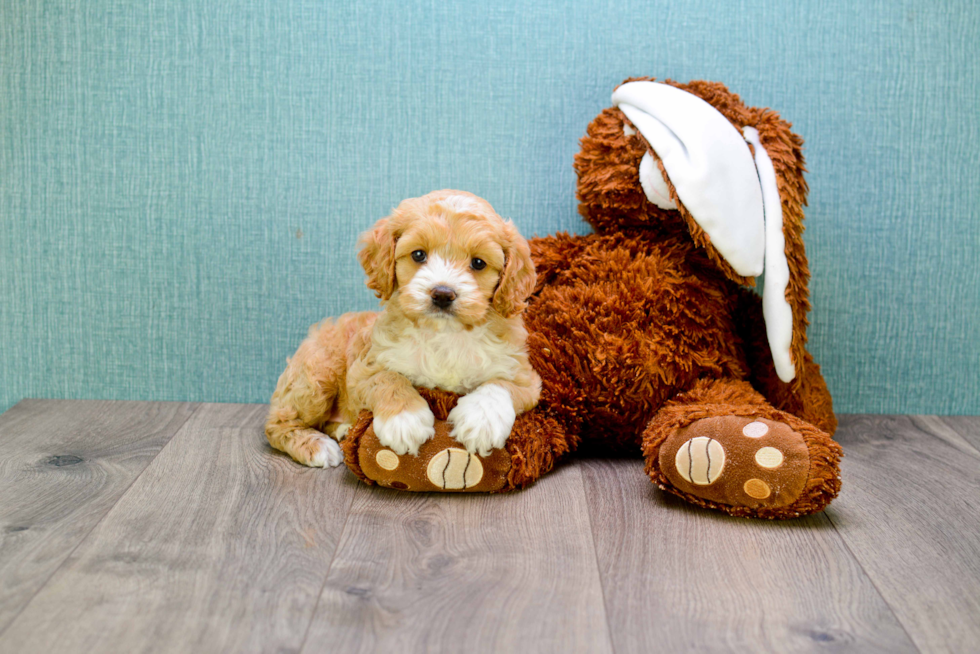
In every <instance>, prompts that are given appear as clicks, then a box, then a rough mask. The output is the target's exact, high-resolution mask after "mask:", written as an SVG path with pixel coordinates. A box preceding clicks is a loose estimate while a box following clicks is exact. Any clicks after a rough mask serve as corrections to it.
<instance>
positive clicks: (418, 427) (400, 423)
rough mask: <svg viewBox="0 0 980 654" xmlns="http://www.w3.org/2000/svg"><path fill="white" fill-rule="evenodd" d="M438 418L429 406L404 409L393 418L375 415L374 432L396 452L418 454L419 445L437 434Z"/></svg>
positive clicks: (382, 442) (384, 443)
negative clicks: (414, 409) (436, 424)
mask: <svg viewBox="0 0 980 654" xmlns="http://www.w3.org/2000/svg"><path fill="white" fill-rule="evenodd" d="M435 423H436V418H435V416H433V415H432V411H430V410H429V407H427V406H424V407H422V408H421V409H418V410H417V411H402V412H401V413H399V414H396V415H394V416H392V417H391V418H388V419H384V418H379V417H378V416H374V422H373V425H374V433H375V435H376V436H377V437H378V440H379V441H381V444H382V445H384V446H385V447H387V448H388V449H390V450H391V451H393V452H394V453H395V454H406V453H407V454H418V453H419V446H421V445H422V443H424V442H426V441H427V440H429V439H430V438H432V437H433V436H435V434H436V430H435V427H434V425H435Z"/></svg>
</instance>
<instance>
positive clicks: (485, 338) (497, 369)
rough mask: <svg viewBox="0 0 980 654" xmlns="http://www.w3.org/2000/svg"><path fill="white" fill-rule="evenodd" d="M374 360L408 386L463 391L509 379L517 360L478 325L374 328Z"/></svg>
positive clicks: (505, 345)
mask: <svg viewBox="0 0 980 654" xmlns="http://www.w3.org/2000/svg"><path fill="white" fill-rule="evenodd" d="M374 346H375V351H376V353H377V354H376V356H377V361H378V363H380V364H381V365H382V366H384V368H386V369H387V370H392V371H394V372H398V373H401V374H403V375H405V376H406V377H407V378H408V379H409V381H411V382H412V384H414V385H416V386H424V387H426V388H441V389H443V390H447V391H451V392H453V393H459V394H461V395H462V394H466V393H469V392H471V391H472V390H474V389H475V388H476V387H478V386H479V385H480V384H482V383H484V382H486V381H488V380H491V379H508V380H512V379H514V377H515V376H516V375H517V373H518V370H519V367H520V366H519V363H518V360H517V359H516V355H517V354H518V353H517V352H515V351H514V346H513V345H511V344H508V343H506V342H505V341H503V340H502V339H500V338H499V337H497V336H495V335H493V334H491V333H490V331H489V330H488V329H487V328H486V327H485V326H484V327H474V328H473V329H471V330H469V331H466V330H460V331H442V332H437V331H431V330H422V329H411V330H407V331H405V332H402V333H400V334H397V335H393V334H384V333H378V332H375V334H374Z"/></svg>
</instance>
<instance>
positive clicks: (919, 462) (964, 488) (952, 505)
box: [831, 416, 980, 652]
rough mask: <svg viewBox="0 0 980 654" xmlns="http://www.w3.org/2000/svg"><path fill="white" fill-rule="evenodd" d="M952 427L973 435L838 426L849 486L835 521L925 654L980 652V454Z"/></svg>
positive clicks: (885, 422)
mask: <svg viewBox="0 0 980 654" xmlns="http://www.w3.org/2000/svg"><path fill="white" fill-rule="evenodd" d="M968 422H970V423H972V424H973V425H976V424H978V423H980V419H977V418H974V419H973V420H972V421H968ZM954 427H955V428H960V431H958V432H956V434H955V435H956V436H957V437H959V438H960V439H961V440H963V441H964V442H965V440H966V438H969V437H971V436H970V434H971V433H972V434H974V435H975V433H976V432H975V431H972V432H970V431H967V430H963V429H962V427H963V421H961V420H955V419H954V420H947V419H935V418H933V419H922V418H919V417H907V416H844V417H843V419H842V420H841V425H840V429H839V430H838V432H837V439H838V440H839V441H840V443H841V445H843V446H844V452H845V453H846V456H845V458H844V462H843V472H844V479H845V486H844V491H843V492H842V494H841V497H840V498H838V500H837V502H836V503H835V505H834V507H835V511H834V512H833V513H832V514H831V519H832V520H833V522H834V525H835V526H836V527H837V530H838V531H839V532H840V534H841V535H842V536H843V538H844V541H845V542H846V543H847V545H848V547H849V548H850V550H851V551H852V552H853V553H854V555H855V557H856V558H857V559H858V561H860V563H861V565H862V566H863V567H864V569H865V570H866V571H867V573H868V575H869V576H870V577H871V579H872V580H873V581H874V583H875V585H876V586H877V588H878V589H879V590H880V592H881V594H882V596H883V597H884V598H885V600H886V601H887V602H888V603H889V605H890V606H891V607H892V609H893V610H894V612H895V614H896V615H897V616H898V618H899V620H900V621H901V622H902V624H903V625H904V627H905V629H906V630H907V631H908V633H909V635H910V636H911V637H912V639H913V640H914V641H915V643H916V644H917V645H918V646H919V647H920V648H921V649H922V650H923V651H954V652H967V651H976V650H977V647H978V643H980V452H977V451H976V449H974V448H972V447H971V446H968V445H965V444H963V443H962V442H958V441H957V440H956V439H955V438H952V437H951V435H950V433H949V431H948V430H951V429H953V428H954ZM954 431H955V430H954Z"/></svg>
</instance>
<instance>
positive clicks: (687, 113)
mask: <svg viewBox="0 0 980 654" xmlns="http://www.w3.org/2000/svg"><path fill="white" fill-rule="evenodd" d="M612 101H613V104H614V105H616V106H617V107H619V109H620V110H621V111H622V112H623V113H624V114H626V117H627V118H629V119H630V122H631V123H633V125H635V126H636V128H637V129H638V130H639V131H640V133H641V134H643V138H645V139H646V141H647V143H649V144H650V147H651V148H653V150H654V151H655V152H656V153H657V156H658V157H660V159H661V161H663V162H664V168H665V169H666V170H667V175H668V176H669V177H670V181H671V182H672V183H673V184H674V188H675V189H676V190H677V196H678V197H679V198H680V201H681V202H683V203H684V206H685V207H687V210H688V211H689V212H690V213H691V216H692V217H693V218H694V220H695V221H697V223H698V225H700V227H701V229H703V230H704V231H705V233H706V234H707V235H708V237H709V238H710V239H711V244H712V245H713V246H714V247H715V249H717V250H718V252H719V253H721V256H723V257H725V260H726V261H728V263H730V264H731V265H732V268H734V269H735V272H737V273H738V274H740V275H744V276H746V277H755V276H756V275H760V274H762V268H763V262H764V253H765V234H764V219H763V211H762V192H761V190H760V189H759V178H758V176H757V174H756V171H755V164H754V163H753V162H752V154H751V152H749V148H748V146H747V145H746V144H745V139H744V138H742V135H741V134H739V132H738V130H737V129H735V127H734V126H733V125H732V124H731V123H730V122H728V120H727V119H726V118H725V117H724V116H722V115H721V114H720V113H719V112H718V110H717V109H715V108H714V107H712V106H711V105H710V104H708V103H707V102H705V101H704V100H702V99H701V98H699V97H697V96H696V95H693V94H691V93H688V92H687V91H682V90H680V89H677V88H674V87H673V86H668V85H666V84H658V83H656V82H629V83H628V84H623V85H622V86H620V87H619V88H618V89H616V91H615V92H614V93H613V96H612ZM654 168H656V167H655V166H654ZM648 185H649V183H648ZM650 201H651V202H654V200H653V199H652V198H651V200H650Z"/></svg>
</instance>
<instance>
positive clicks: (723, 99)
mask: <svg viewBox="0 0 980 654" xmlns="http://www.w3.org/2000/svg"><path fill="white" fill-rule="evenodd" d="M640 86H642V85H640ZM663 86H664V85H656V87H657V88H654V89H652V90H653V92H654V93H655V94H657V93H661V92H663V90H664V89H663V88H662V87H663ZM671 86H672V87H677V88H680V89H683V90H684V91H686V92H687V94H689V95H693V96H697V97H699V98H701V99H703V100H705V101H706V102H707V103H708V104H710V105H711V106H712V107H714V109H716V110H717V112H718V113H720V114H721V115H722V116H724V118H725V119H726V120H727V121H728V122H729V123H731V125H732V126H733V127H734V128H735V129H737V130H739V132H738V133H741V131H742V129H743V128H745V127H750V128H752V129H753V130H755V131H756V132H752V133H753V135H754V134H755V133H757V141H756V143H757V144H761V146H762V147H763V148H764V149H765V151H766V152H767V153H768V159H767V160H768V161H771V169H770V175H771V177H772V178H773V179H774V180H775V184H774V185H771V188H770V198H771V197H772V193H771V191H772V189H775V188H777V187H778V197H777V199H776V202H777V204H779V203H781V211H782V216H781V218H782V222H781V223H779V222H777V221H776V220H775V218H778V216H775V217H774V216H773V215H767V216H766V220H767V221H768V223H769V225H768V226H769V228H770V229H771V228H772V225H776V226H777V230H776V234H775V236H776V237H778V238H777V240H775V241H771V242H775V243H776V244H777V246H779V249H780V250H783V251H784V253H785V258H781V257H780V256H776V255H780V254H782V253H781V252H776V253H773V252H772V250H771V249H770V250H767V251H766V262H767V263H766V266H767V269H766V270H767V277H769V276H771V277H772V279H773V280H776V279H777V276H778V275H777V272H778V270H777V265H778V264H780V263H782V264H783V267H784V268H785V269H786V270H787V271H788V275H787V276H786V279H785V280H784V285H785V290H784V291H783V290H782V287H779V288H778V289H777V290H779V291H782V292H780V293H778V294H777V293H772V294H770V296H768V297H767V302H770V303H773V302H775V303H777V304H773V305H772V306H775V307H776V308H775V309H772V310H771V312H770V311H767V319H768V322H769V323H770V324H769V327H768V334H767V324H766V323H767V320H764V318H763V301H762V300H761V299H760V298H759V297H758V296H757V295H756V294H755V293H753V292H752V291H750V290H748V289H746V288H744V285H745V284H750V283H752V277H754V276H755V274H758V273H754V274H753V275H746V274H744V272H740V271H739V270H738V269H737V268H738V267H739V266H740V267H742V268H743V270H746V269H747V268H746V266H745V265H743V262H742V261H741V260H740V259H739V256H740V253H739V252H733V251H732V249H731V248H729V251H728V252H727V253H726V254H722V253H721V252H720V250H723V249H724V248H723V247H722V246H723V245H726V243H724V238H726V237H725V236H724V234H723V233H722V232H719V231H718V228H717V226H712V225H710V224H708V223H707V222H706V221H705V220H704V219H703V210H701V209H699V211H701V212H702V215H700V216H699V215H692V214H693V213H694V212H693V211H692V210H689V208H688V206H686V205H693V204H694V203H695V200H694V198H691V199H689V200H685V199H684V198H685V193H688V194H690V190H689V189H690V183H689V182H687V181H683V182H680V181H679V183H678V187H681V184H682V183H683V184H685V185H686V186H683V187H682V188H680V189H678V188H675V186H674V183H673V182H674V178H676V179H677V180H681V179H682V177H683V176H684V175H685V174H686V173H685V171H683V170H681V169H680V168H678V166H677V164H676V162H674V163H670V164H669V165H667V161H666V160H667V156H666V155H665V153H664V152H661V150H664V151H666V150H667V146H666V145H662V143H663V141H662V140H660V139H661V137H660V136H658V135H657V134H655V133H654V129H655V128H656V127H657V125H654V126H653V127H650V126H649V125H648V124H646V122H644V121H647V119H648V118H649V116H646V115H644V114H631V115H633V116H634V119H635V121H636V122H637V123H643V124H642V125H641V124H634V123H633V121H630V120H629V119H628V118H627V115H626V112H628V111H631V110H632V109H631V107H625V108H623V109H622V110H621V109H620V108H611V109H607V110H606V111H604V112H603V113H602V114H600V116H598V117H597V118H596V119H595V120H594V121H593V122H592V124H591V125H590V126H589V130H588V135H587V136H586V137H585V138H584V139H583V141H582V151H581V152H580V154H579V155H578V156H577V157H576V170H577V172H578V175H579V191H578V197H579V199H580V201H581V207H580V211H581V213H582V215H583V216H584V217H585V219H586V220H587V221H588V222H589V223H590V224H591V225H592V226H593V228H594V229H595V231H596V233H594V234H590V235H585V236H570V235H567V234H559V235H556V236H550V237H544V238H536V239H532V240H531V241H530V245H531V253H532V258H533V260H534V263H535V267H536V271H537V275H538V277H537V286H536V288H535V292H534V295H533V296H532V298H531V300H530V303H529V306H528V308H527V310H526V311H525V314H524V320H525V324H526V326H527V329H528V332H529V339H528V348H529V354H530V360H531V363H532V365H533V367H534V368H535V369H536V370H537V372H538V373H539V374H540V376H541V380H542V392H541V400H540V404H539V406H538V407H537V408H536V409H534V410H533V411H530V412H528V413H527V414H525V415H523V416H521V417H520V418H519V419H518V421H517V422H516V423H515V426H514V431H513V433H512V435H511V437H510V439H509V440H508V443H507V446H506V448H507V451H508V453H509V455H510V459H511V461H510V466H509V468H508V469H503V468H500V466H499V463H498V464H497V467H496V468H493V469H494V470H497V471H498V472H496V473H494V474H497V475H498V476H501V480H500V483H499V484H496V485H494V486H493V490H508V489H510V488H515V487H520V486H524V485H526V484H528V483H531V482H533V481H534V480H536V479H537V478H538V477H540V475H542V474H544V473H545V472H547V471H548V470H550V469H551V468H552V466H553V465H554V463H555V461H556V460H557V459H558V458H559V457H561V456H563V455H564V454H566V453H568V452H570V451H572V450H574V449H576V448H577V447H578V446H579V445H580V444H581V443H583V442H590V443H592V444H595V445H596V446H598V447H602V448H608V449H614V450H619V451H627V452H628V451H633V452H639V451H641V450H642V452H643V455H644V456H645V457H646V460H647V473H648V474H649V475H650V476H651V477H652V479H653V481H654V482H655V483H657V484H658V485H659V486H660V487H661V488H664V489H666V490H669V491H670V492H673V493H676V494H678V495H680V496H682V497H684V498H686V499H687V500H689V501H691V502H694V503H697V504H700V505H702V506H707V507H712V508H717V509H721V510H724V511H727V512H729V513H732V514H735V515H744V516H756V517H768V518H787V517H795V516H798V515H803V514H807V513H812V512H814V511H818V510H821V509H822V508H824V506H826V504H827V503H828V502H829V501H830V500H832V499H833V497H835V496H836V494H837V492H838V490H839V487H840V482H839V476H838V460H839V456H840V448H839V446H837V445H836V444H835V443H834V442H833V441H832V440H831V435H832V434H833V432H834V430H835V428H836V419H835V418H834V414H833V410H832V406H831V399H830V395H829V393H828V392H827V388H826V385H825V384H824V381H823V378H822V377H821V375H820V372H819V367H818V366H817V365H816V364H815V363H814V362H813V360H812V358H811V357H810V355H809V354H808V353H807V352H806V350H805V342H806V334H805V330H806V324H807V323H806V312H807V310H808V308H809V306H808V301H807V288H806V284H807V281H808V276H809V272H808V270H807V264H806V258H805V254H804V251H803V245H802V240H801V235H802V231H803V228H802V218H803V213H802V206H803V204H804V203H805V194H806V184H805V182H804V181H803V171H804V168H803V158H802V155H801V152H800V148H801V141H800V139H799V138H798V137H796V136H795V135H794V134H792V132H790V130H789V125H788V124H787V123H785V122H784V121H781V120H780V119H779V118H778V117H777V116H776V115H775V114H774V113H772V112H770V111H768V110H763V109H750V108H747V107H745V106H744V105H742V103H741V102H740V101H739V99H738V97H737V96H735V95H733V94H731V93H729V92H728V91H727V89H725V88H724V87H723V86H721V85H719V84H711V83H706V82H694V83H691V84H689V85H673V84H672V85H671ZM621 88H622V87H621ZM641 90H642V89H641ZM666 91H667V92H669V93H674V92H675V91H674V90H673V89H672V88H671V89H666ZM656 97H660V96H656ZM702 104H703V103H702ZM664 120H665V121H666V124H668V125H670V120H671V116H669V115H668V116H667V117H666V118H664ZM643 127H646V129H645V130H644V129H642V128H643ZM680 131H681V134H680V138H681V140H682V141H683V140H684V134H683V126H681V128H680ZM746 133H747V134H748V133H749V131H748V130H746ZM670 138H673V135H670ZM651 140H652V141H655V142H656V143H657V145H654V144H653V143H651ZM746 140H748V137H746ZM757 147H758V146H757ZM746 150H747V152H749V153H752V154H756V158H757V160H758V157H759V155H758V153H757V148H749V147H748V146H746ZM675 152H676V148H675ZM684 154H686V155H689V156H690V158H691V159H693V160H696V158H697V154H698V153H697V152H694V153H693V154H691V153H688V152H686V149H685V153H684ZM749 156H751V154H750V155H749ZM650 157H652V159H651V158H650ZM645 158H647V159H648V160H647V161H644V159H645ZM749 160H750V161H751V159H749ZM651 163H652V164H653V165H655V166H656V167H657V168H659V171H660V174H661V175H662V177H663V182H660V181H659V180H657V183H658V184H663V187H662V195H663V196H664V198H663V202H662V203H661V204H663V205H664V206H658V204H655V203H654V202H653V201H651V198H652V197H653V198H654V200H656V199H657V198H656V197H654V195H653V193H655V192H656V189H653V190H651V186H650V185H651V184H652V182H649V179H650V178H649V177H647V178H646V179H643V180H642V181H643V183H642V184H641V179H642V176H643V175H644V174H646V175H649V174H650V172H649V171H650V170H651ZM764 166H765V164H760V167H759V171H760V172H759V175H760V178H763V180H764V174H765V167H764ZM644 169H645V172H644ZM654 170H655V169H654ZM638 171H639V172H638ZM673 171H676V172H673ZM695 172H696V173H697V172H698V171H695ZM752 172H753V174H755V170H754V168H753V171H752ZM695 176H696V175H695ZM702 177H703V178H708V179H710V175H702ZM734 183H735V184H739V183H742V182H740V181H739V180H738V179H736V180H735V182H734ZM736 190H737V189H736ZM754 190H755V189H753V191H754ZM766 192H767V191H766V186H765V182H764V181H763V194H765V193H766ZM688 197H690V195H688ZM767 200H768V199H767ZM777 211H778V208H777ZM709 212H710V207H709ZM767 212H768V213H770V214H771V213H774V212H773V209H772V205H771V204H770V205H767ZM699 218H701V219H702V222H704V223H705V224H708V227H710V228H711V229H714V234H715V236H714V238H712V236H711V235H710V234H709V233H708V232H709V231H710V229H708V228H705V229H702V225H701V224H699V222H698V220H699ZM779 227H781V229H778V228H779ZM745 229H746V228H744V227H743V226H742V225H736V226H735V230H734V231H735V232H738V234H736V238H739V237H741V234H742V232H744V231H745ZM773 236H774V235H773V234H772V232H770V233H768V234H766V238H767V239H771V238H773ZM783 243H784V244H785V245H784V246H783ZM716 246H717V247H716ZM770 261H771V262H772V263H770ZM733 262H734V263H733ZM770 270H772V271H773V272H770ZM772 283H773V284H776V283H777V282H776V281H773V282H772ZM773 296H775V299H773ZM783 306H785V307H786V308H785V309H783V308H782V307H783ZM780 310H783V311H785V313H784V316H785V317H784V318H783V323H784V325H783V326H784V327H785V329H784V331H783V332H782V334H783V336H784V338H783V340H782V341H781V340H780V333H781V332H780V323H779V322H778V320H777V318H769V316H770V314H771V315H773V316H777V315H778V311H780ZM767 339H768V342H767ZM772 343H776V346H775V348H776V351H777V356H776V357H775V359H776V360H778V362H779V363H778V364H777V363H774V356H773V354H772V353H771V350H772V349H773V348H772V347H771V344H772ZM780 343H783V346H782V348H783V349H782V350H780V349H779V348H780V345H779V344H780ZM780 366H781V367H782V368H781V370H779V372H778V373H777V368H779V367H780ZM781 377H782V378H788V380H787V381H783V380H782V379H781ZM425 396H426V399H427V400H428V401H429V402H430V404H431V405H433V406H434V405H435V404H439V403H442V404H446V405H447V406H451V404H452V402H453V401H454V397H453V396H451V395H450V394H446V393H440V392H439V391H429V392H427V393H426V395H425ZM436 414H437V417H438V415H439V413H438V411H437V412H436ZM369 432H370V429H369V420H367V419H366V418H364V419H362V420H360V421H359V423H358V425H356V426H355V428H353V429H352V430H351V433H350V435H349V437H348V440H347V442H346V443H345V444H344V449H345V453H346V455H347V462H348V465H349V466H350V467H351V468H352V469H353V470H354V471H355V472H356V473H358V474H359V475H360V476H361V477H362V478H363V479H365V480H371V479H372V478H373V479H374V480H376V481H378V482H379V483H386V479H387V478H386V476H385V474H384V473H382V474H373V475H372V474H367V473H366V471H365V470H364V469H363V466H362V465H361V464H362V463H363V462H364V461H366V460H368V459H371V458H372V457H374V456H376V455H377V448H376V447H372V446H370V444H369V442H370V433H369ZM365 435H366V438H367V440H365ZM441 451H448V450H440V452H441ZM454 451H455V450H454ZM451 456H452V455H448V457H447V455H446V454H438V453H437V452H435V451H434V452H433V453H431V454H430V455H428V456H427V457H425V458H424V460H419V461H399V462H397V464H396V467H397V466H401V469H403V470H407V469H409V468H412V467H419V468H421V467H425V469H426V471H427V473H426V474H427V475H428V477H427V478H426V474H420V475H418V478H419V479H423V478H425V479H423V481H424V483H423V484H422V485H419V486H416V487H414V488H412V484H408V487H409V488H411V489H412V490H435V489H442V490H466V489H468V488H470V487H473V489H474V490H477V489H476V488H475V486H474V484H475V483H476V482H473V483H471V482H472V479H471V477H472V478H473V479H476V478H475V477H473V474H474V473H473V468H470V467H467V468H466V470H465V471H463V472H460V473H459V474H461V475H462V477H460V480H461V481H458V483H456V485H455V486H453V484H452V483H450V482H449V481H448V479H449V477H452V474H451V473H452V471H453V470H454V468H453V467H452V465H451V463H452V458H451ZM382 458H383V457H382ZM457 458H458V460H459V462H460V465H466V466H470V465H474V466H475V465H480V464H479V462H476V463H474V464H471V463H470V460H469V459H465V461H464V459H463V458H459V455H457ZM444 459H445V461H444ZM380 460H381V458H379V459H378V461H380ZM505 467H506V466H505ZM461 470H462V468H461ZM480 470H481V473H480V474H481V475H482V474H483V473H482V468H480ZM447 471H449V472H447ZM447 474H448V475H449V477H447ZM467 475H469V477H468V476H467ZM457 476H459V475H457ZM504 476H505V477H506V479H504V478H503V477H504ZM426 479H427V480H426ZM389 481H390V480H389ZM477 481H479V480H477ZM454 483H455V482H454ZM386 485H393V484H390V483H386ZM394 486H395V487H396V488H406V484H405V483H400V485H399V484H394ZM485 487H486V483H485V482H484V483H482V484H481V486H480V489H483V488H485Z"/></svg>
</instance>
